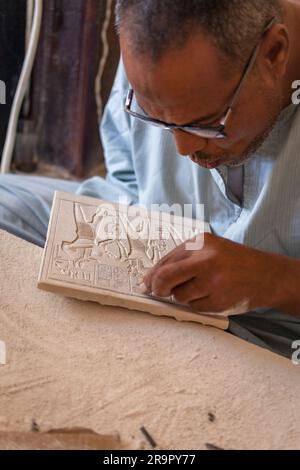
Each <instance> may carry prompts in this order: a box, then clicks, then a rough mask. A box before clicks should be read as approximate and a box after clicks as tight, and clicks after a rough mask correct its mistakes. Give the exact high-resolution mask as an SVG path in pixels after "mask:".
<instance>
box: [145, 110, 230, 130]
mask: <svg viewBox="0 0 300 470" xmlns="http://www.w3.org/2000/svg"><path fill="white" fill-rule="evenodd" d="M139 106H140V105H139ZM140 108H141V109H142V111H143V113H145V115H146V116H148V117H149V118H151V116H150V115H149V114H148V113H146V111H145V110H144V109H143V108H142V106H140ZM224 114H225V111H224V112H222V113H218V114H216V113H214V114H208V115H207V116H205V117H201V118H199V119H195V120H193V121H191V122H189V123H186V124H182V125H181V126H179V127H189V126H193V125H195V124H201V122H203V121H214V120H216V119H217V118H222V117H223V116H224ZM169 124H171V123H169Z"/></svg>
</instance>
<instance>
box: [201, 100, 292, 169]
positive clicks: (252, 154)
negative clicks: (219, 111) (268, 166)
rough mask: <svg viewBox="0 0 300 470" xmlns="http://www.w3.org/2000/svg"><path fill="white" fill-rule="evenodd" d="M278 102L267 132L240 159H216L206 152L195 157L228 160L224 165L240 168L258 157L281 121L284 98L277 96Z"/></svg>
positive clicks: (256, 139) (207, 160) (225, 157)
mask: <svg viewBox="0 0 300 470" xmlns="http://www.w3.org/2000/svg"><path fill="white" fill-rule="evenodd" d="M277 100H278V107H277V109H276V110H274V112H273V113H272V116H270V119H269V123H268V126H267V127H266V129H265V131H264V132H263V133H262V134H260V135H259V136H258V137H256V138H255V139H254V140H253V141H252V142H251V144H250V145H249V146H248V148H247V149H246V150H245V151H244V152H243V153H242V155H240V156H239V157H235V158H234V157H233V158H232V160H230V157H229V156H228V155H220V156H219V157H216V156H214V155H209V154H207V153H205V152H201V151H199V152H195V153H194V154H193V156H194V157H195V158H196V159H197V160H199V162H201V160H202V161H203V162H205V161H206V162H209V161H211V160H217V159H218V158H220V159H224V160H225V159H226V160H228V162H226V161H225V162H224V163H223V165H224V166H227V167H231V168H233V167H238V166H242V165H244V164H245V163H246V162H247V161H249V160H252V159H253V158H255V157H256V156H257V152H258V150H259V149H260V148H261V147H262V145H263V144H264V143H265V142H266V140H267V139H268V137H269V136H270V134H271V133H272V132H273V130H274V128H275V127H276V125H277V123H278V121H279V119H280V115H281V112H282V110H283V108H284V106H283V97H282V96H279V97H278V96H277ZM272 101H273V103H274V98H273V100H272Z"/></svg>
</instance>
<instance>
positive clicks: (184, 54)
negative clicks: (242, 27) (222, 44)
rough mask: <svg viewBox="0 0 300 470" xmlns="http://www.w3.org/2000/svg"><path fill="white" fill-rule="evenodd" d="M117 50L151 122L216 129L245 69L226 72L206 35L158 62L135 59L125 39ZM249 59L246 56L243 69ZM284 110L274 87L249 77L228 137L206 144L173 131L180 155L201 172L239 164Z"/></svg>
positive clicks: (266, 80) (261, 77)
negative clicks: (211, 126)
mask: <svg viewBox="0 0 300 470" xmlns="http://www.w3.org/2000/svg"><path fill="white" fill-rule="evenodd" d="M121 48H122V54H123V59H124V65H125V68H126V72H127V75H128V78H129V81H130V83H131V85H132V87H133V89H134V91H135V94H136V98H137V101H138V103H139V105H140V106H141V108H142V109H143V110H144V111H145V112H146V113H147V115H149V116H150V117H152V118H154V119H159V120H161V121H164V122H168V123H170V124H176V125H179V126H180V125H186V124H188V123H190V122H195V121H197V122H199V125H213V126H217V125H218V124H219V123H220V120H221V119H222V118H223V117H224V115H225V112H226V110H227V108H228V106H229V103H230V101H231V99H232V96H233V94H234V92H235V90H236V87H237V85H238V83H239V81H240V79H241V75H242V73H243V70H240V69H239V70H230V65H228V69H226V66H225V64H224V61H222V60H221V57H220V55H219V52H218V51H217V49H216V47H215V46H213V45H212V44H211V43H210V42H209V41H208V40H207V39H205V38H204V36H202V35H200V34H197V35H193V36H192V37H191V39H190V40H189V41H188V42H187V44H186V45H185V46H184V47H182V48H181V49H176V50H170V51H168V52H167V53H166V54H165V55H164V57H163V58H162V59H161V60H160V61H159V62H158V63H157V64H153V63H152V62H151V60H148V59H147V58H142V59H141V57H139V56H136V55H135V54H134V53H133V51H132V48H131V46H130V43H129V42H128V40H127V38H126V36H124V35H123V36H122V35H121ZM247 60H248V57H245V64H246V62H247ZM281 109H282V97H281V92H280V89H278V86H277V85H276V84H275V83H274V82H273V81H272V80H271V79H270V77H269V76H264V75H263V74H261V73H260V72H259V71H258V70H255V71H254V72H252V73H251V75H250V76H249V77H248V79H247V81H246V82H245V85H244V88H243V89H242V92H241V94H240V97H239V99H238V102H237V104H236V106H235V109H234V110H233V114H232V115H231V117H230V120H229V121H228V125H227V126H226V133H227V134H228V138H227V139H224V140H207V139H203V138H201V137H197V136H194V135H190V134H187V133H185V132H183V131H180V130H176V131H174V138H175V141H176V145H177V149H178V152H179V154H181V155H182V156H188V157H190V158H191V160H192V161H194V162H195V163H197V164H199V165H200V166H203V167H205V168H210V169H211V168H216V167H218V166H220V165H234V164H240V163H242V162H243V161H244V160H245V159H247V158H248V157H249V156H251V154H253V152H254V151H255V150H256V149H257V148H258V147H259V146H260V145H261V144H262V143H263V141H264V140H265V138H266V136H267V135H268V133H269V132H270V130H271V129H272V127H273V126H274V124H275V122H276V120H277V118H278V115H279V113H280V111H281Z"/></svg>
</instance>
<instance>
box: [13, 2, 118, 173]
mask: <svg viewBox="0 0 300 470" xmlns="http://www.w3.org/2000/svg"><path fill="white" fill-rule="evenodd" d="M112 7H113V10H114V4H113V5H112ZM106 9H107V1H106V0H100V1H99V0H72V1H70V0H46V1H45V2H44V13H43V24H42V32H41V38H40V45H39V49H38V54H37V60H36V63H35V68H34V73H33V80H32V86H31V108H30V110H29V112H28V113H27V114H26V115H24V114H23V116H22V119H21V120H20V124H19V133H18V138H17V144H16V150H15V155H14V168H15V169H17V170H21V171H28V172H32V171H36V170H39V167H40V166H42V165H45V164H46V165H47V166H48V167H53V173H54V175H55V174H56V173H57V172H58V171H60V172H61V174H63V175H64V176H65V177H70V178H82V177H86V176H89V175H94V174H98V173H99V171H100V168H101V164H103V156H102V150H101V144H100V137H99V119H98V116H97V107H96V98H95V79H96V76H97V74H98V70H99V64H100V59H101V57H102V52H103V47H102V38H101V33H102V28H103V22H104V19H105V15H106V13H107V10H106ZM113 13H114V12H112V16H111V21H110V27H109V43H110V55H109V59H108V61H107V67H106V68H105V73H104V77H103V83H102V101H103V103H104V104H105V102H106V101H107V99H108V96H109V93H110V90H111V86H112V82H113V78H114V75H115V71H116V67H117V64H118V60H119V48H118V41H117V37H116V35H115V31H114V14H113Z"/></svg>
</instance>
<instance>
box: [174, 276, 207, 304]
mask: <svg viewBox="0 0 300 470" xmlns="http://www.w3.org/2000/svg"><path fill="white" fill-rule="evenodd" d="M171 293H172V295H174V297H175V299H176V300H177V302H179V303H182V304H190V303H191V302H194V301H196V300H200V299H203V298H204V297H208V292H207V291H205V290H204V289H203V287H202V288H201V287H200V282H199V279H195V278H194V279H192V280H191V281H188V282H185V283H184V284H181V285H180V286H178V287H175V289H172V292H171Z"/></svg>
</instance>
